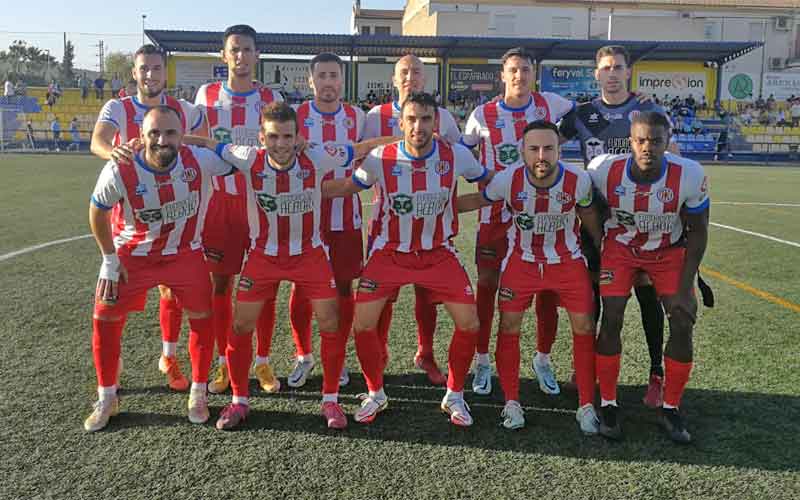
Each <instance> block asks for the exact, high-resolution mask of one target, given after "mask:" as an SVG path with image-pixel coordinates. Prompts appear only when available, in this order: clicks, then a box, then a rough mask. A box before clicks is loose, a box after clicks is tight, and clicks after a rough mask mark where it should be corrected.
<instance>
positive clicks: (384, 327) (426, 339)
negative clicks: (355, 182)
mask: <svg viewBox="0 0 800 500" xmlns="http://www.w3.org/2000/svg"><path fill="white" fill-rule="evenodd" d="M392 83H393V84H394V88H395V89H397V101H393V102H388V103H385V104H381V105H380V106H375V107H374V108H372V109H371V110H370V111H369V113H367V124H366V127H365V129H364V137H366V138H370V137H382V136H389V135H393V136H396V137H403V132H402V131H401V130H400V108H401V106H402V104H403V102H405V100H406V99H407V98H408V96H409V95H411V94H412V93H415V92H423V91H424V90H425V66H424V65H423V64H422V61H421V60H420V58H419V57H417V56H415V55H413V54H407V55H405V56H403V57H401V58H400V59H398V60H397V62H396V63H395V65H394V74H393V75H392ZM435 118H436V120H435V124H434V133H435V134H436V135H438V136H439V137H440V138H442V139H444V140H445V141H447V142H449V143H450V144H455V143H457V142H459V141H460V140H461V131H460V130H459V129H458V125H457V124H456V121H455V119H454V118H453V115H452V114H450V111H448V110H447V109H446V108H443V107H437V108H436V117H435ZM370 226H371V227H374V226H372V224H370ZM372 238H374V234H373V232H372V231H370V239H372ZM368 246H369V244H368ZM393 302H394V299H393V300H389V301H387V302H386V306H385V308H384V311H383V315H382V316H381V320H380V322H379V325H378V333H379V335H380V336H381V338H383V339H387V338H388V335H389V327H390V325H391V322H392V304H393ZM414 316H415V319H416V321H417V353H416V354H415V355H414V366H416V367H417V368H419V369H420V370H423V371H424V372H425V373H426V375H427V376H428V380H429V381H430V382H431V383H432V384H433V385H444V384H445V383H446V382H447V377H445V376H444V375H443V374H442V371H441V370H440V369H439V366H438V365H437V363H436V357H435V356H434V352H433V335H434V333H435V331H436V322H437V317H438V313H437V310H436V304H434V303H432V302H431V297H430V293H429V292H428V291H427V290H425V289H423V288H420V287H418V286H415V287H414Z"/></svg>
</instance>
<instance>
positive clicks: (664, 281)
mask: <svg viewBox="0 0 800 500" xmlns="http://www.w3.org/2000/svg"><path fill="white" fill-rule="evenodd" d="M685 255H686V250H685V249H684V248H683V247H669V248H664V249H662V250H654V251H639V252H637V253H634V252H633V251H632V250H631V249H630V248H629V247H626V246H625V245H623V244H621V243H618V242H617V241H615V240H609V239H605V240H603V254H602V256H601V257H600V295H601V296H602V297H627V296H629V295H630V294H631V287H632V286H633V283H634V278H635V277H636V274H637V273H638V272H640V271H641V272H644V273H646V274H647V275H648V276H649V277H650V281H652V282H653V286H654V287H655V288H656V293H657V294H658V295H659V296H661V297H663V296H666V295H675V294H676V293H678V288H679V285H680V281H681V272H682V271H683V261H684V257H685Z"/></svg>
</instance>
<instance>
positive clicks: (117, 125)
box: [91, 44, 207, 391]
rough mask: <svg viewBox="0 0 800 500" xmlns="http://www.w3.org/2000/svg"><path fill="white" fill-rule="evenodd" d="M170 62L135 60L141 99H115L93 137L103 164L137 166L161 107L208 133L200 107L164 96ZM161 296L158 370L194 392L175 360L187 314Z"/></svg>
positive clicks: (115, 222) (115, 223)
mask: <svg viewBox="0 0 800 500" xmlns="http://www.w3.org/2000/svg"><path fill="white" fill-rule="evenodd" d="M166 62H167V61H166V56H165V54H164V53H163V52H162V51H161V50H160V49H158V48H157V47H156V46H154V45H149V44H148V45H142V46H141V47H140V48H139V50H137V51H136V53H135V54H134V55H133V71H132V76H133V78H134V79H135V80H136V82H137V89H136V95H131V96H128V97H124V98H122V99H111V100H109V101H108V102H106V103H105V105H104V106H103V109H102V110H100V116H99V117H98V118H97V123H96V124H95V127H94V132H93V133H92V143H91V150H92V153H94V154H95V155H97V156H99V157H100V158H102V159H104V160H114V161H122V160H129V161H130V160H132V159H133V151H132V149H131V148H130V146H129V145H128V141H130V140H132V139H137V138H139V135H140V126H141V124H142V121H143V119H144V114H145V112H146V111H147V110H148V109H150V108H151V107H153V106H158V105H166V106H169V107H171V108H173V109H174V110H176V111H177V112H178V116H179V117H180V122H181V127H182V129H181V133H184V134H185V133H189V132H191V133H193V134H199V135H205V134H206V133H207V127H206V122H205V120H204V118H203V113H202V112H201V111H200V110H199V109H198V108H197V107H195V106H194V105H192V104H191V103H189V102H186V101H184V100H182V99H181V100H178V99H175V98H173V97H170V96H168V95H167V94H166V93H165V92H164V88H165V86H166V79H167V68H166ZM123 224H124V223H123V220H122V217H121V214H119V213H118V209H116V208H115V209H114V213H113V214H112V229H113V230H114V232H115V234H116V233H117V232H119V231H120V230H121V229H122V226H123ZM159 291H160V292H161V299H160V301H159V313H158V318H159V322H160V324H161V340H162V352H161V357H160V358H159V361H158V367H159V369H160V370H161V372H162V373H164V374H165V375H166V376H167V382H168V384H169V387H170V388H171V389H173V390H177V391H185V390H186V389H187V388H188V387H189V381H188V380H186V377H184V376H183V373H181V369H180V366H179V364H178V358H177V357H176V350H177V345H178V337H179V336H180V332H181V321H182V319H183V314H182V313H181V307H180V305H179V304H178V302H177V301H176V300H175V298H174V297H172V296H171V294H170V293H169V290H167V289H165V288H163V287H160V288H159Z"/></svg>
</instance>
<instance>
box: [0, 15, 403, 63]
mask: <svg viewBox="0 0 800 500" xmlns="http://www.w3.org/2000/svg"><path fill="white" fill-rule="evenodd" d="M3 3H6V2H5V1H4V2H3ZM242 3H243V5H246V6H250V7H251V8H252V10H253V12H252V13H248V14H246V15H244V14H242V13H241V11H239V10H232V9H231V10H228V11H225V10H220V9H219V8H218V6H219V5H220V4H223V5H231V4H233V2H228V1H224V0H223V1H221V2H220V1H214V2H212V1H209V0H194V1H185V0H180V1H172V0H170V1H168V2H167V1H163V0H161V1H159V0H138V1H137V2H131V4H135V6H134V7H132V8H131V9H130V10H128V11H127V12H125V11H123V9H121V8H119V7H118V6H119V5H121V4H124V2H123V3H117V2H107V1H106V2H99V1H81V0H74V1H65V0H36V1H35V2H34V3H32V4H27V3H26V2H24V1H20V0H16V1H14V0H9V1H8V5H6V7H4V8H3V9H2V15H1V16H0V48H1V49H2V50H7V49H8V46H9V45H11V43H12V42H13V41H14V40H25V41H27V42H28V44H29V45H35V46H37V47H39V48H41V49H48V50H50V54H51V55H52V56H54V57H55V58H56V59H58V60H59V61H61V57H62V55H63V52H64V42H63V36H64V35H63V32H64V31H66V32H67V39H69V40H71V41H72V43H73V44H74V45H75V66H76V67H77V68H81V69H92V70H93V69H96V67H97V62H98V57H97V48H96V47H95V46H96V45H97V43H98V42H99V41H100V40H103V44H104V45H105V51H106V53H108V52H110V51H124V52H134V51H135V50H136V49H137V48H138V47H139V46H140V45H141V43H142V14H144V15H146V16H147V18H146V19H145V27H146V28H147V29H172V30H207V31H223V30H224V29H225V28H226V27H227V26H230V25H232V24H240V23H245V24H250V25H251V26H253V27H254V28H255V29H256V31H259V32H277V33H349V32H350V22H351V20H350V17H351V12H352V5H353V2H352V0H290V1H287V2H279V1H275V0H262V1H261V2H242ZM404 6H405V0H362V1H361V7H362V8H367V9H402V8H403V7H404ZM309 13H324V15H309Z"/></svg>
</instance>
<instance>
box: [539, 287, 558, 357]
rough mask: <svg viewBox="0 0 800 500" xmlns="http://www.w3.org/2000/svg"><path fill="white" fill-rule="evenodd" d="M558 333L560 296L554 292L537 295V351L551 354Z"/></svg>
mask: <svg viewBox="0 0 800 500" xmlns="http://www.w3.org/2000/svg"><path fill="white" fill-rule="evenodd" d="M557 331H558V295H556V294H555V293H553V292H542V293H537V294H536V350H537V351H539V352H541V353H542V354H550V351H551V350H552V349H553V342H555V341H556V332H557Z"/></svg>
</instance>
